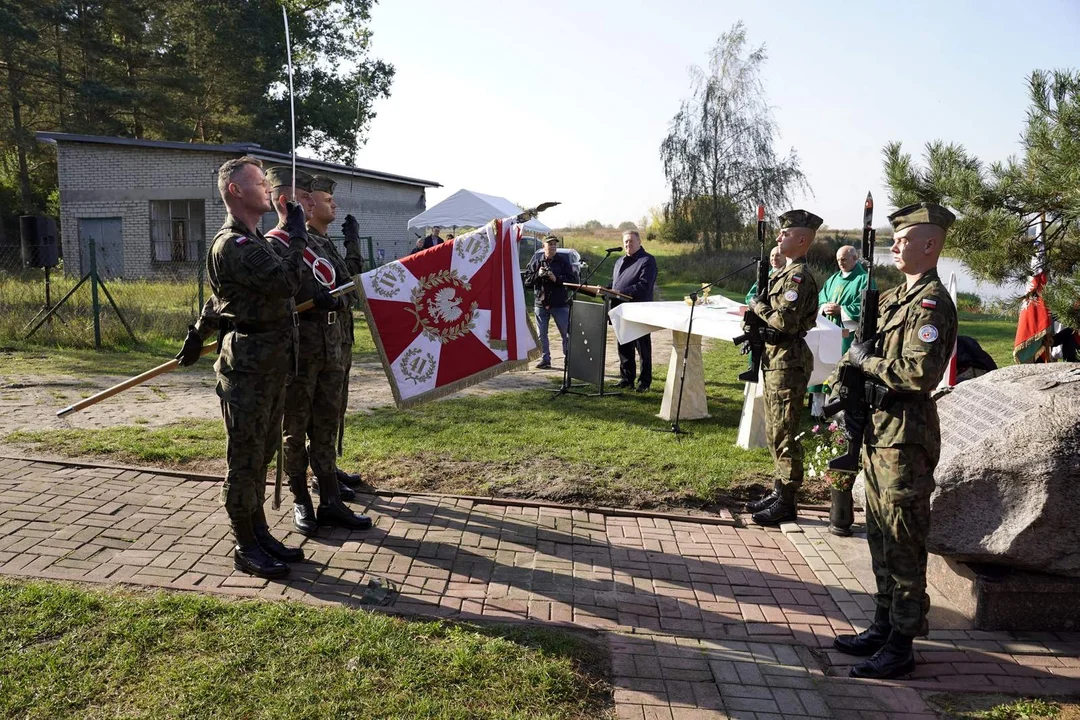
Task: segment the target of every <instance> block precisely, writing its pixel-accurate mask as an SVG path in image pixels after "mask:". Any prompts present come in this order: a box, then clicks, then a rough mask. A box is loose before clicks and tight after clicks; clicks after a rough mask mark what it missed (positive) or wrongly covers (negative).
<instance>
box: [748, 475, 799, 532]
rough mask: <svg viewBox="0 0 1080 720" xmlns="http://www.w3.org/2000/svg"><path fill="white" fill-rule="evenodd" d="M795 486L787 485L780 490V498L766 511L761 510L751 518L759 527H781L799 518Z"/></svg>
mask: <svg viewBox="0 0 1080 720" xmlns="http://www.w3.org/2000/svg"><path fill="white" fill-rule="evenodd" d="M795 492H796V490H795V486H794V485H785V486H783V487H781V488H780V497H778V498H776V500H774V501H773V504H772V505H770V506H769V507H767V508H765V509H764V510H760V511H758V512H756V513H754V514H753V515H751V516H750V519H752V520H753V521H754V522H755V523H757V524H758V525H779V524H780V523H784V522H793V521H794V520H795V519H796V518H797V517H798V510H797V508H796V506H795Z"/></svg>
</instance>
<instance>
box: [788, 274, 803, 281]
mask: <svg viewBox="0 0 1080 720" xmlns="http://www.w3.org/2000/svg"><path fill="white" fill-rule="evenodd" d="M791 279H792V280H794V281H795V282H797V283H801V282H802V275H792V276H791Z"/></svg>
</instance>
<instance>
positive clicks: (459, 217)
mask: <svg viewBox="0 0 1080 720" xmlns="http://www.w3.org/2000/svg"><path fill="white" fill-rule="evenodd" d="M523 209H524V208H519V207H518V206H517V205H515V204H514V203H512V202H510V201H509V200H507V199H506V198H501V197H497V196H495V195H484V194H483V193H478V192H473V191H472V190H458V191H457V192H456V193H454V194H453V195H451V196H450V197H448V198H446V199H445V200H443V201H442V202H441V203H439V204H437V205H435V206H433V207H430V208H428V209H427V210H425V211H424V212H422V213H420V214H419V215H417V216H416V217H414V218H412V219H411V220H409V229H410V230H414V229H421V230H422V229H424V228H429V227H432V226H434V225H438V226H439V227H440V228H454V227H459V228H478V227H482V226H483V225H485V224H487V223H488V222H489V221H491V220H494V219H496V218H505V217H510V216H511V215H517V214H518V213H520V212H521V211H522V210H523ZM525 231H526V232H528V233H532V234H537V235H544V234H547V233H549V232H551V228H549V227H548V226H547V225H545V224H544V223H542V222H540V221H539V220H537V219H536V218H533V219H532V220H530V221H529V222H527V223H525Z"/></svg>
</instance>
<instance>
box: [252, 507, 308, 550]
mask: <svg viewBox="0 0 1080 720" xmlns="http://www.w3.org/2000/svg"><path fill="white" fill-rule="evenodd" d="M251 522H252V526H253V527H254V529H255V539H256V540H258V541H259V547H261V548H262V549H263V550H265V551H266V552H267V553H269V554H270V555H272V556H273V557H276V558H277V559H278V560H280V561H281V562H285V563H291V562H300V561H301V560H303V559H304V551H303V550H301V549H300V548H291V547H286V546H285V543H283V542H281V541H280V540H278V539H277V538H276V537H274V536H273V535H271V534H270V526H269V525H268V524H267V522H266V512H265V511H264V510H263V506H262V505H260V506H259V509H258V510H256V511H255V514H254V515H252V516H251Z"/></svg>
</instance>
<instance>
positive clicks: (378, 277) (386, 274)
mask: <svg viewBox="0 0 1080 720" xmlns="http://www.w3.org/2000/svg"><path fill="white" fill-rule="evenodd" d="M384 279H385V280H388V281H389V283H390V288H389V289H388V290H387V289H384V286H383V280H384ZM404 279H405V271H404V270H402V269H401V266H399V265H386V266H384V269H380V270H378V271H376V273H375V278H374V280H373V281H372V283H371V287H372V288H373V289H374V290H375V294H376V295H378V296H379V297H384V298H389V297H393V296H394V291H395V290H396V289H397V288H396V287H395V285H397V284H398V283H399V282H401V281H402V280H404Z"/></svg>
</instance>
